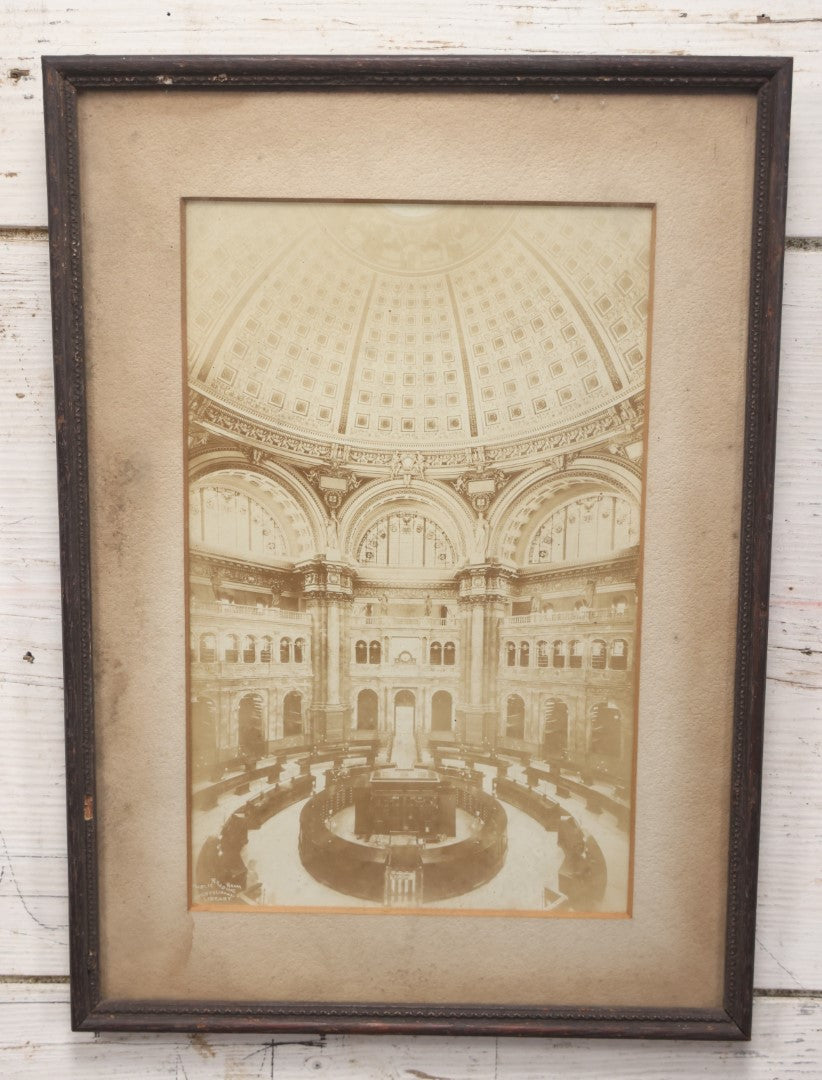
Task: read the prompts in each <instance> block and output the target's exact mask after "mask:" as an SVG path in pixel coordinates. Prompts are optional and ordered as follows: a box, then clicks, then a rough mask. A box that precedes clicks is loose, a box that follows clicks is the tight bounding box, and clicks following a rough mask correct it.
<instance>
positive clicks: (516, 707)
mask: <svg viewBox="0 0 822 1080" xmlns="http://www.w3.org/2000/svg"><path fill="white" fill-rule="evenodd" d="M505 734H506V736H507V737H508V738H509V739H524V738H525V702H524V701H523V700H522V698H521V697H520V696H519V694H511V695H510V696H509V697H508V701H507V702H506V706H505Z"/></svg>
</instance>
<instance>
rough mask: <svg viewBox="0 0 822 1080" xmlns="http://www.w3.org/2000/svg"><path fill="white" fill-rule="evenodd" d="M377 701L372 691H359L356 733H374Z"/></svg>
mask: <svg viewBox="0 0 822 1080" xmlns="http://www.w3.org/2000/svg"><path fill="white" fill-rule="evenodd" d="M378 716H379V699H378V697H377V694H376V692H375V691H374V690H360V692H359V694H358V695H357V731H376V730H377V719H378Z"/></svg>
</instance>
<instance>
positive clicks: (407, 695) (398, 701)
mask: <svg viewBox="0 0 822 1080" xmlns="http://www.w3.org/2000/svg"><path fill="white" fill-rule="evenodd" d="M416 708H417V699H416V698H415V697H414V693H413V692H412V691H410V690H397V691H396V694H395V696H394V731H399V729H400V726H401V724H402V726H403V727H405V726H409V727H410V730H412V731H413V730H414V721H415V713H416Z"/></svg>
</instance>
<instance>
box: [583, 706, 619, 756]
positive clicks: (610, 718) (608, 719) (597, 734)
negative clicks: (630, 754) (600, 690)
mask: <svg viewBox="0 0 822 1080" xmlns="http://www.w3.org/2000/svg"><path fill="white" fill-rule="evenodd" d="M620 726H621V725H620V714H619V709H617V708H615V707H614V706H613V705H611V704H610V703H608V704H607V705H606V704H604V703H603V704H600V705H595V706H594V707H593V709H592V710H591V741H590V746H591V753H592V754H602V756H603V757H619V754H620V749H621V745H620V744H621V732H620Z"/></svg>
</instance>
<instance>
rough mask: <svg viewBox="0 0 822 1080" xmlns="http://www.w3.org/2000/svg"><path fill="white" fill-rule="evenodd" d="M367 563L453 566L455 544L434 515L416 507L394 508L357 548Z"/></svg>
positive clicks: (359, 560)
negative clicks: (409, 508) (422, 512)
mask: <svg viewBox="0 0 822 1080" xmlns="http://www.w3.org/2000/svg"><path fill="white" fill-rule="evenodd" d="M357 562H358V563H360V564H361V565H363V566H390V567H395V568H397V569H408V568H411V567H424V566H430V567H437V568H440V569H441V568H443V567H446V566H453V565H454V563H455V562H456V556H455V552H454V545H453V544H452V543H451V541H450V540H449V538H448V536H447V535H446V533H445V531H444V529H442V528H441V527H440V526H439V525H438V524H437V523H436V522H435V521H434V520H433V519H432V518H429V517H426V516H425V515H424V514H421V513H418V512H417V511H416V510H394V511H392V512H391V513H390V514H386V515H385V517H382V518H380V520H379V521H378V522H376V524H374V525H372V526H371V528H370V529H369V530H368V532H367V533H366V534H365V536H364V537H363V538H362V541H361V542H360V545H359V547H358V549H357Z"/></svg>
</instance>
